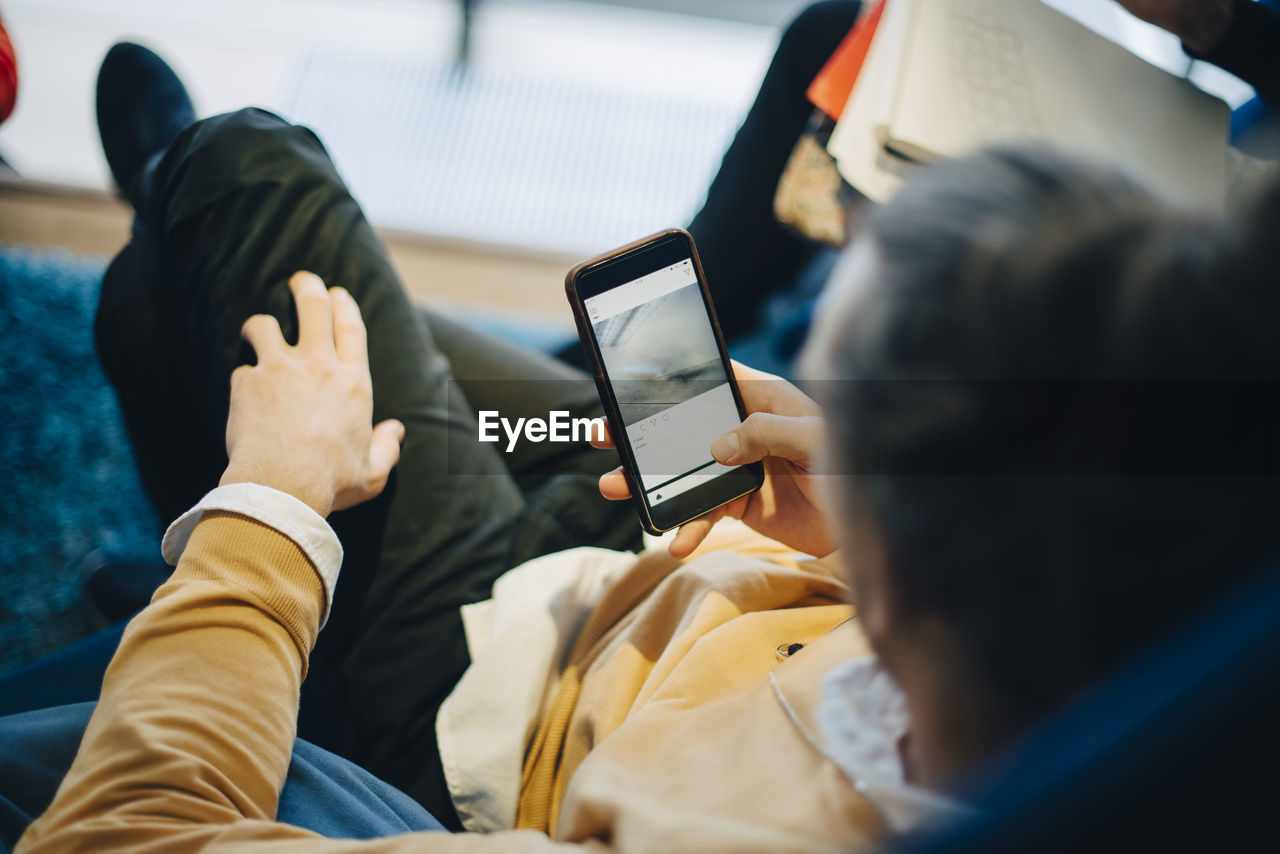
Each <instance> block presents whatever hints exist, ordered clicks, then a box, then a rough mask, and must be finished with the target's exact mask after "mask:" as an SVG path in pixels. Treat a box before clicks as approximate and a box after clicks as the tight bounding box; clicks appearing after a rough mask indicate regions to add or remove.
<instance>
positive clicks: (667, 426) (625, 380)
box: [583, 257, 756, 529]
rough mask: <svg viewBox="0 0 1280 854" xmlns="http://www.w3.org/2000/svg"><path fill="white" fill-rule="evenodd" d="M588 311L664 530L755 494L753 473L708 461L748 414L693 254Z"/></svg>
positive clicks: (594, 299) (606, 295)
mask: <svg viewBox="0 0 1280 854" xmlns="http://www.w3.org/2000/svg"><path fill="white" fill-rule="evenodd" d="M583 306H584V309H585V312H586V316H587V319H588V321H589V322H590V324H591V328H592V331H593V333H594V336H595V339H596V346H597V347H598V350H599V353H600V359H601V362H602V363H603V367H604V372H605V375H606V377H607V382H608V384H609V386H610V388H611V389H612V394H613V396H614V400H615V403H616V405H617V411H618V414H619V416H620V417H621V420H622V426H623V429H625V431H626V436H627V439H628V441H629V444H630V446H631V451H632V454H633V456H634V458H635V463H636V468H637V469H638V471H637V472H635V473H634V475H633V476H634V478H635V479H637V480H638V481H639V486H640V489H641V490H642V492H643V497H644V503H645V504H646V505H647V506H648V507H649V508H651V513H652V517H653V519H654V520H655V522H656V523H658V524H660V525H661V527H662V528H663V529H666V528H667V527H668V526H669V525H670V524H675V523H679V522H683V521H686V520H687V519H688V518H691V516H690V515H689V514H693V515H699V514H700V513H701V512H706V511H707V510H710V509H711V508H712V507H715V506H718V505H719V504H722V503H724V502H725V501H728V500H731V499H732V498H734V497H737V496H738V495H741V494H744V493H745V492H749V491H750V490H751V489H752V488H754V485H755V484H756V476H755V475H754V474H753V473H752V472H750V471H745V470H744V467H742V466H724V465H721V464H720V463H718V462H716V461H715V460H714V459H713V458H712V456H711V451H710V446H711V443H712V442H714V441H715V440H716V439H717V438H719V437H720V436H721V435H723V434H724V433H726V432H728V431H729V430H732V429H733V428H734V427H737V426H738V425H739V424H740V423H741V421H742V418H741V416H740V414H739V409H738V403H737V398H736V397H735V393H734V388H733V386H732V385H731V384H730V377H729V375H728V372H727V369H726V363H725V359H724V358H723V357H722V355H721V352H722V351H721V348H720V345H719V342H718V340H717V338H716V334H715V330H714V328H713V327H712V324H711V318H710V315H709V313H708V309H707V305H706V303H705V301H704V297H703V289H702V287H701V285H700V284H699V282H698V278H697V272H696V267H695V265H694V263H693V260H692V258H690V257H684V258H680V259H678V260H676V261H675V262H674V263H671V264H669V265H667V266H664V267H661V268H659V269H656V270H653V271H652V272H648V273H646V274H644V275H641V276H639V277H637V278H634V279H631V280H629V281H624V282H622V283H620V284H618V285H616V286H614V287H611V288H609V289H607V290H604V291H602V292H600V293H598V294H596V295H594V296H590V297H587V298H586V299H584V300H583ZM721 481H723V482H721ZM633 488H634V486H633ZM690 496H697V500H695V501H692V502H691V501H690V500H689V499H690ZM664 521H665V522H666V524H662V523H663V522H664Z"/></svg>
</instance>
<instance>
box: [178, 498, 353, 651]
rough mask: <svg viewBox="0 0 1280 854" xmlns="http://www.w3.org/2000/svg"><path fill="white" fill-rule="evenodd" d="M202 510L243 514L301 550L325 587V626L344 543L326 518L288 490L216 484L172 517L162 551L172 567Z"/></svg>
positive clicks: (184, 546) (321, 621)
mask: <svg viewBox="0 0 1280 854" xmlns="http://www.w3.org/2000/svg"><path fill="white" fill-rule="evenodd" d="M206 510H225V511H227V512H229V513H239V514H240V515H242V516H247V517H249V518H250V519H254V520H256V521H258V522H261V523H262V524H264V525H266V526H268V527H270V528H274V529H275V530H277V531H279V532H280V533H281V534H284V535H285V536H286V537H288V538H289V539H291V540H293V542H294V543H296V544H297V546H298V548H300V549H302V552H303V554H305V555H306V556H307V559H308V560H310V561H311V565H312V566H314V567H315V568H316V573H317V574H318V575H319V576H320V582H321V583H322V584H323V585H324V613H323V614H322V615H321V617H320V626H321V628H323V627H324V624H325V621H326V620H327V619H328V618H329V607H330V606H331V605H332V604H333V590H334V588H335V587H337V586H338V572H339V571H340V570H341V569H342V543H340V542H338V535H337V534H335V533H334V532H333V528H330V527H329V523H328V522H326V521H325V520H324V517H323V516H321V515H320V514H319V513H317V512H316V511H315V510H313V509H311V508H310V507H308V506H307V505H306V504H304V503H303V502H302V501H300V500H298V499H297V498H294V497H293V496H292V495H289V494H288V493H287V492H281V491H280V490H278V489H272V488H271V487H269V486H263V485H262V484H258V483H229V484H227V485H226V486H219V487H217V488H216V489H213V490H212V491H210V492H209V493H208V494H207V495H205V497H204V498H201V499H200V501H199V503H198V504H196V506H195V507H192V508H191V509H190V510H188V511H187V512H186V513H183V514H182V515H181V516H179V517H178V518H177V519H175V520H174V522H173V524H172V525H170V526H169V530H167V531H165V532H164V540H163V541H162V542H161V543H160V551H161V553H162V554H163V555H164V559H165V560H166V561H168V562H169V563H170V564H171V565H173V566H177V565H178V560H179V558H181V557H182V553H183V551H185V550H186V548H187V541H188V540H190V539H191V532H192V531H194V530H195V528H196V525H197V524H199V522H200V517H201V516H203V515H204V511H206Z"/></svg>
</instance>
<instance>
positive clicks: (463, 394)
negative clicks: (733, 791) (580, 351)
mask: <svg viewBox="0 0 1280 854" xmlns="http://www.w3.org/2000/svg"><path fill="white" fill-rule="evenodd" d="M131 196H132V198H133V199H134V202H135V206H136V208H137V213H138V223H137V226H136V227H135V235H134V239H133V240H132V241H131V243H130V244H129V246H127V247H126V248H125V250H124V251H123V252H122V253H121V254H120V256H119V257H118V258H117V259H116V260H115V262H113V264H112V266H111V268H110V269H109V271H108V273H107V276H106V278H105V279H104V282H103V291H102V298H101V303H100V306H99V314H98V318H97V323H96V328H95V332H96V336H97V340H98V349H99V354H100V357H101V359H102V362H103V365H104V368H105V370H106V372H107V375H108V376H109V377H110V379H111V381H112V383H113V384H114V385H115V387H116V389H117V391H118V393H119V395H120V400H121V404H122V407H123V410H124V413H125V420H126V423H127V425H128V427H129V431H130V435H131V437H132V439H133V444H134V447H135V450H136V453H137V456H138V460H139V466H140V469H141V471H142V475H143V481H144V484H145V486H146V488H147V491H148V493H149V495H150V496H151V498H152V500H153V502H154V503H155V504H156V507H157V509H158V510H159V511H160V514H161V516H162V518H163V519H165V520H166V521H167V520H168V519H172V518H174V517H175V516H177V515H178V514H179V513H181V512H183V511H184V510H185V509H186V508H187V507H189V506H190V505H191V504H193V503H194V502H195V501H196V500H198V498H199V497H200V495H202V494H203V493H204V492H205V491H207V490H208V489H210V488H212V487H213V486H214V485H216V483H217V479H218V477H219V475H220V474H221V471H222V468H223V466H225V463H226V454H225V446H224V440H223V429H224V425H225V424H226V417H227V400H228V383H229V377H230V373H231V371H232V370H233V369H234V368H235V367H236V366H237V365H239V364H241V363H243V362H245V361H248V360H250V359H251V358H252V353H251V351H250V350H249V349H248V348H247V346H246V345H245V344H244V343H243V342H242V341H241V340H240V337H239V330H240V327H241V325H242V324H243V322H244V320H245V319H246V318H247V317H249V316H250V315H251V314H255V313H268V314H272V315H274V316H276V318H277V319H278V320H279V321H280V324H281V327H282V329H283V330H284V333H285V337H286V338H288V339H289V340H296V335H297V323H296V318H295V316H294V313H293V307H292V303H291V297H290V295H289V291H288V288H287V286H286V282H287V280H288V277H289V276H290V275H291V274H292V273H293V272H294V271H296V270H300V269H305V270H310V271H312V272H314V273H316V274H317V275H319V276H320V277H321V278H322V279H324V280H325V281H326V282H327V283H329V284H331V285H336V284H341V285H343V286H344V287H346V288H347V289H348V290H349V291H350V292H351V293H352V295H353V296H354V297H355V298H356V300H357V302H358V303H359V305H360V308H361V311H362V313H363V314H364V318H365V322H366V324H367V326H368V330H369V334H368V342H369V360H370V368H371V373H372V377H373V389H374V420H375V421H380V420H382V419H385V418H398V419H399V420H400V421H402V422H403V423H404V424H405V426H406V435H405V439H404V443H403V448H402V455H401V461H400V464H399V466H398V468H397V470H396V472H395V473H394V475H393V478H392V481H391V483H390V484H389V485H388V488H387V490H386V492H385V493H384V494H383V495H382V496H381V497H379V498H378V499H377V500H375V501H372V502H369V503H368V504H365V505H362V506H360V507H356V508H352V509H351V510H349V511H344V512H341V513H337V514H334V516H333V517H332V518H331V520H330V521H331V523H332V525H333V527H334V529H335V531H337V533H338V535H339V537H340V538H341V540H342V543H343V547H344V550H345V554H346V557H345V559H344V565H343V571H342V577H341V581H340V583H339V585H338V588H337V593H336V597H335V601H334V605H333V609H332V612H331V614H330V617H329V622H328V625H327V626H326V628H325V630H324V632H322V633H321V637H320V640H319V642H318V643H317V646H316V650H315V652H314V654H313V656H312V662H311V668H310V671H309V675H308V677H307V680H306V683H305V684H304V686H303V696H302V711H301V716H300V721H299V734H300V735H302V736H303V737H305V738H307V739H309V740H311V741H313V742H315V743H317V744H319V745H321V746H323V747H327V748H329V749H330V750H333V751H334V752H336V753H339V754H340V755H342V756H345V757H347V758H349V759H351V760H353V761H355V762H356V763H358V764H360V765H362V766H363V767H365V768H367V769H369V770H370V771H372V772H373V773H375V774H377V775H378V776H380V777H381V778H383V779H384V780H387V781H388V782H391V783H393V784H394V785H396V786H399V787H400V788H402V789H403V790H405V791H406V792H408V793H409V794H410V795H412V796H413V797H414V798H415V799H417V800H418V801H419V802H420V803H421V804H422V805H423V806H425V807H427V808H428V809H429V810H430V811H431V812H432V813H433V814H434V815H436V816H437V817H439V818H440V819H441V820H442V821H443V822H444V823H445V824H446V825H447V826H455V827H456V826H457V819H456V816H455V815H454V813H453V809H452V805H451V803H450V801H449V798H448V794H447V790H446V788H445V784H444V777H443V771H442V770H441V768H440V762H439V757H438V753H437V748H436V742H435V717H436V710H437V709H438V707H439V705H440V703H441V702H442V701H443V700H444V698H445V697H446V696H447V695H448V693H449V691H450V690H452V688H453V686H454V684H455V683H456V682H457V680H458V679H459V678H460V677H461V675H462V672H463V671H464V670H465V668H466V666H467V664H468V663H469V657H468V655H467V650H466V643H465V637H464V634H463V631H462V625H461V619H460V616H459V612H458V609H459V607H460V606H461V605H463V604H466V603H469V602H474V601H478V600H480V599H484V598H486V597H487V596H488V595H489V592H490V588H491V586H492V584H493V581H494V580H495V579H496V578H497V577H498V576H499V575H500V574H501V573H502V572H504V571H505V570H506V569H508V568H510V567H511V566H513V565H515V564H517V563H519V562H521V561H523V560H526V559H528V558H531V557H534V556H537V555H539V554H545V553H548V552H550V551H554V550H558V549H562V548H567V547H572V546H575V545H605V546H613V547H632V548H634V547H636V546H637V545H638V544H639V528H638V526H637V524H636V522H635V518H634V515H633V514H632V512H631V510H630V508H628V507H625V506H617V505H613V506H611V505H608V504H606V503H605V502H604V501H603V500H601V499H600V498H599V497H598V495H597V494H596V492H595V481H596V478H597V477H598V475H599V474H600V473H601V472H602V471H604V470H605V469H606V468H608V467H609V465H610V459H609V456H608V455H607V454H603V455H602V454H601V453H600V452H595V451H592V450H590V449H589V448H586V447H585V446H577V447H575V448H570V449H563V448H562V449H560V450H552V449H549V448H548V449H545V450H543V451H541V452H540V453H538V454H535V455H533V456H531V457H527V458H523V459H519V460H516V461H515V462H514V463H510V462H508V460H507V459H504V456H503V455H502V454H501V452H500V451H499V450H497V449H496V448H495V446H493V445H487V444H480V443H478V442H477V441H476V432H477V431H476V421H475V415H474V413H473V412H472V410H471V408H470V406H469V404H468V403H467V391H468V387H469V388H470V390H471V391H472V393H473V394H477V395H483V396H486V398H488V399H490V401H491V405H492V401H493V400H498V401H501V400H502V399H503V398H504V397H508V398H510V399H511V401H512V405H513V406H522V407H523V406H530V405H533V402H532V401H530V400H529V395H530V389H535V390H537V391H538V392H539V393H541V394H544V395H545V396H547V398H548V399H547V400H546V405H545V407H544V412H545V411H546V410H548V409H552V408H563V409H569V410H571V411H574V412H575V413H586V414H598V410H597V409H595V407H596V405H597V404H596V402H595V400H594V392H593V391H592V386H591V384H590V380H589V379H588V378H586V377H585V376H583V375H579V374H576V373H574V372H572V371H570V370H569V369H566V368H565V367H564V366H557V365H555V364H554V363H552V362H551V360H550V359H545V358H542V357H539V356H538V355H537V354H531V353H525V352H523V351H512V352H508V351H511V349H512V348H511V347H510V345H507V344H505V342H495V341H483V340H481V339H480V338H478V337H477V336H476V335H475V334H474V333H471V332H470V331H468V330H466V329H464V328H461V327H459V326H458V325H457V324H451V323H449V322H448V321H445V320H443V319H440V318H432V317H430V316H427V315H424V314H423V313H422V312H420V311H419V310H417V309H415V307H414V306H413V305H412V304H411V303H410V302H409V300H408V299H407V297H406V296H405V293H404V291H403V289H402V288H401V286H400V283H399V281H398V279H397V277H396V275H395V272H394V271H393V269H392V267H391V264H390V262H389V260H388V258H387V256H386V253H385V251H384V249H383V247H382V246H381V244H380V243H379V241H378V239H377V237H376V235H375V234H374V232H373V230H372V228H371V227H370V226H369V224H368V222H367V221H366V220H365V219H364V216H363V214H362V213H361V211H360V208H359V206H358V205H357V204H356V202H355V201H354V200H353V199H352V198H351V196H350V194H349V193H348V191H347V189H346V187H345V186H344V184H343V182H342V180H341V178H340V177H339V176H338V174H337V172H336V171H335V169H334V167H333V165H332V163H331V162H330V161H329V158H328V156H327V154H326V153H325V151H324V148H323V147H322V145H321V144H320V142H319V141H318V140H317V139H316V137H315V136H314V134H312V133H311V132H310V131H308V130H306V129H304V128H299V127H294V126H291V125H289V124H287V123H285V122H284V121H282V120H281V119H279V118H277V117H275V116H272V115H270V114H268V113H265V112H262V111H259V110H243V111H240V112H237V113H232V114H228V115H223V116H217V117H214V118H211V119H207V120H205V121H202V122H198V123H197V124H195V125H193V126H192V127H190V128H188V129H187V130H186V131H184V132H183V133H182V134H181V135H180V136H179V137H178V138H177V140H176V141H175V142H174V144H173V145H172V146H171V147H170V148H169V149H168V150H167V151H166V152H164V153H163V154H162V155H159V156H157V157H156V158H154V159H153V160H152V162H150V163H149V164H148V165H147V167H146V168H145V169H144V170H143V173H142V175H141V176H140V177H139V179H138V182H137V184H136V186H135V187H133V188H132V193H131ZM433 327H434V329H435V330H436V332H437V333H438V335H437V334H433ZM437 339H439V340H437ZM442 341H443V342H447V345H448V350H449V352H448V353H446V352H445V350H444V349H442V347H441V346H440V342H442ZM504 348H505V350H504ZM451 358H452V360H453V362H454V363H456V364H457V366H458V368H459V373H461V374H462V375H463V376H465V377H466V379H467V382H466V383H459V382H458V381H456V380H455V379H454V371H453V369H452V366H451Z"/></svg>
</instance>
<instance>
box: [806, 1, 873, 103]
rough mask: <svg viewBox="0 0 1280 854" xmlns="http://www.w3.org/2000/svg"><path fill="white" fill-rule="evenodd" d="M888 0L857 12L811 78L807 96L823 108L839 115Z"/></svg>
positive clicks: (864, 60)
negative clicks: (820, 67) (845, 34)
mask: <svg viewBox="0 0 1280 854" xmlns="http://www.w3.org/2000/svg"><path fill="white" fill-rule="evenodd" d="M888 2H889V0H880V2H878V3H876V4H875V6H873V7H872V8H870V9H868V10H867V11H866V12H864V13H863V14H862V15H859V16H858V20H857V23H855V24H854V25H853V29H851V30H849V35H847V36H845V37H844V41H842V42H840V46H839V47H838V48H836V52H835V53H833V54H831V58H830V59H828V60H827V64H826V65H824V66H822V70H821V71H819V72H818V76H817V77H815V78H813V82H812V83H810V84H809V91H808V92H807V94H808V96H809V100H810V101H812V102H813V105H814V106H815V107H817V108H818V109H819V110H822V112H824V113H826V114H827V115H828V116H831V118H833V119H837V120H838V119H839V118H840V113H842V112H843V111H844V105H845V103H846V102H847V101H848V100H849V95H850V93H852V92H853V84H854V83H856V82H857V81H858V74H859V72H861V71H862V64H863V63H864V62H866V60H867V51H868V50H870V49H871V39H872V38H873V37H874V36H875V34H876V27H877V26H879V24H880V16H881V15H882V14H883V13H884V7H885V6H886V5H887V4H888Z"/></svg>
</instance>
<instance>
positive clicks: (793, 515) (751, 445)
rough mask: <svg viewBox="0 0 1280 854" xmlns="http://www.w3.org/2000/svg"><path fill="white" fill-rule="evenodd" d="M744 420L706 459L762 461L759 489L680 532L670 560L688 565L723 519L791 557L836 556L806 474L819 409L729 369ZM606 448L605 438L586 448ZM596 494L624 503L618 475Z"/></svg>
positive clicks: (742, 369)
mask: <svg viewBox="0 0 1280 854" xmlns="http://www.w3.org/2000/svg"><path fill="white" fill-rule="evenodd" d="M733 373H734V376H736V377H737V379H738V383H739V388H740V390H741V392H742V402H743V403H744V404H745V405H746V407H747V412H748V413H749V415H748V416H747V419H746V420H745V421H743V422H742V424H741V425H740V426H739V427H737V428H735V429H734V430H731V431H730V432H728V433H726V434H725V435H723V436H721V437H720V438H719V439H717V440H716V441H715V442H713V443H712V444H711V455H712V456H713V457H715V459H716V460H717V461H719V462H721V463H724V464H726V465H746V464H747V463H753V462H757V461H760V460H763V461H764V472H765V479H764V485H763V486H762V487H760V489H759V490H757V491H756V492H753V493H751V494H750V495H745V496H743V497H742V498H739V499H736V500H735V501H731V502H730V503H728V504H726V505H725V506H723V507H720V508H717V509H716V510H712V511H711V512H710V513H708V514H706V515H705V516H700V517H698V518H697V519H694V520H693V521H691V522H687V523H685V524H684V525H682V526H681V527H680V532H679V533H678V534H676V537H675V539H674V540H672V541H671V545H670V546H669V547H668V548H669V550H670V552H671V554H672V555H673V556H674V557H679V558H683V557H688V555H689V554H690V553H691V552H692V551H693V550H694V549H695V548H697V547H698V544H699V543H701V542H702V541H703V540H704V539H705V538H706V536H707V534H708V533H710V531H711V528H712V527H713V526H714V525H715V523H716V522H718V521H720V520H721V519H723V518H724V517H726V516H732V517H733V518H735V519H741V520H743V521H744V522H746V523H747V524H748V525H750V526H751V527H752V528H753V529H755V530H756V531H759V532H760V533H761V534H764V535H765V536H767V537H770V538H772V539H775V540H777V541H778V542H780V543H783V544H785V545H788V546H790V547H792V548H794V549H797V550H798V551H802V552H804V553H805V554H811V555H825V554H827V553H828V552H830V551H831V550H832V549H833V548H835V544H834V542H833V541H832V539H831V536H830V534H829V533H828V531H827V526H826V522H825V520H824V519H823V515H822V511H821V508H820V506H819V505H820V499H819V496H818V494H817V493H818V490H817V488H816V484H815V482H814V477H813V475H812V474H811V471H812V468H813V463H814V457H815V456H816V455H817V452H818V448H819V447H820V446H821V443H822V417H821V415H820V412H819V409H818V405H817V404H816V403H814V402H813V401H812V400H810V399H809V398H808V397H807V396H806V395H805V394H804V393H803V392H802V391H800V389H798V388H796V387H795V386H793V385H792V384H791V383H789V382H787V381H786V380H784V379H782V378H780V377H776V376H773V375H772V374H766V373H764V372H763V371H757V370H755V369H753V368H748V367H746V366H745V365H740V364H738V363H737V362H734V363H733ZM592 444H593V445H595V446H596V447H598V448H612V447H613V446H614V443H613V439H612V436H611V435H610V436H606V437H605V439H604V441H600V442H594V441H593V442H592ZM600 493H601V494H602V495H603V496H604V497H605V498H608V499H610V500H612V501H622V500H625V499H628V498H630V497H631V490H630V488H629V487H628V486H627V481H626V477H625V476H624V475H623V473H622V469H621V468H618V469H615V470H613V471H611V472H609V473H607V474H605V475H604V476H603V477H601V478H600Z"/></svg>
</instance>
